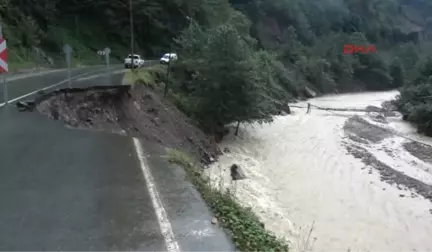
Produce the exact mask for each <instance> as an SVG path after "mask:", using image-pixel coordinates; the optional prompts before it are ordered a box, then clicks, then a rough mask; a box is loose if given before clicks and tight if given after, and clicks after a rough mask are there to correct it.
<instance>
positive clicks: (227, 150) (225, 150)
mask: <svg viewBox="0 0 432 252" xmlns="http://www.w3.org/2000/svg"><path fill="white" fill-rule="evenodd" d="M223 152H224V153H231V151H230V149H228V147H225V148H224V150H223Z"/></svg>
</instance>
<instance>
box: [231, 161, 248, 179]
mask: <svg viewBox="0 0 432 252" xmlns="http://www.w3.org/2000/svg"><path fill="white" fill-rule="evenodd" d="M230 169H231V178H232V180H242V179H246V175H245V173H244V171H243V170H242V168H241V167H240V166H239V165H237V164H233V165H231V168H230Z"/></svg>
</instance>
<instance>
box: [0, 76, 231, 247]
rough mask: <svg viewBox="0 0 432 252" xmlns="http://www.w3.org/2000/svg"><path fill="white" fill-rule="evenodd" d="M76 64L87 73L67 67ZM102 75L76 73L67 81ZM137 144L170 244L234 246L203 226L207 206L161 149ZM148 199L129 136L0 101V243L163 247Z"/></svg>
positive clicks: (116, 79)
mask: <svg viewBox="0 0 432 252" xmlns="http://www.w3.org/2000/svg"><path fill="white" fill-rule="evenodd" d="M86 71H87V72H94V70H93V69H87V70H82V69H80V70H76V73H74V74H75V75H77V74H82V73H85V72H86ZM96 71H98V69H96ZM62 78H63V79H64V76H63V77H62V76H61V73H53V74H50V75H49V76H45V77H43V76H38V77H29V78H26V79H20V80H17V81H16V82H15V84H16V86H14V87H13V88H12V87H11V88H10V93H9V94H10V97H11V98H12V97H18V96H20V95H24V94H26V92H27V93H29V92H32V91H34V90H35V87H37V88H41V87H46V86H50V85H53V84H55V83H56V82H60V81H62ZM105 80H106V77H104V76H100V77H96V78H92V79H84V80H81V81H79V82H76V83H75V87H77V86H80V87H84V86H89V85H95V84H100V83H103V82H105ZM121 80H122V74H117V75H113V77H112V83H113V84H120V83H121ZM31 83H33V86H32V85H31ZM20 84H22V86H19V85H20ZM66 85H67V84H66ZM61 87H65V85H62V86H59V88H61ZM142 147H143V152H145V153H142V154H143V156H145V157H146V158H147V159H148V166H149V171H150V172H151V173H152V174H153V177H154V183H155V185H156V188H157V190H158V197H159V198H160V201H161V202H162V207H163V210H164V211H166V214H167V216H168V219H169V222H170V224H171V227H170V228H171V230H172V232H173V234H174V237H175V241H174V242H176V243H177V244H178V245H179V249H180V250H181V251H234V248H233V246H232V244H231V242H230V241H229V240H228V238H227V237H226V236H225V235H224V233H223V232H222V231H221V230H220V229H217V228H215V227H214V226H212V225H211V224H210V220H211V214H210V212H209V211H208V209H207V208H206V207H205V204H204V202H203V201H202V199H201V198H200V197H199V194H198V193H197V192H196V190H195V189H194V188H193V187H192V186H191V185H190V184H189V183H188V182H186V180H185V174H184V172H183V171H182V169H180V168H179V167H173V165H172V164H169V163H167V162H166V160H165V159H164V158H162V156H164V155H166V153H165V150H164V149H163V148H162V147H160V146H155V145H153V144H148V143H144V142H143V143H142ZM151 196H152V194H150V193H149V190H148V181H146V179H145V178H144V176H143V167H142V166H141V165H140V161H139V158H138V157H137V152H136V149H135V146H134V141H133V140H132V139H131V138H129V137H124V136H119V135H113V134H108V133H94V132H89V131H84V130H75V129H68V128H66V127H64V125H63V124H62V123H61V122H57V121H52V120H50V119H49V118H46V117H45V116H43V115H40V114H38V113H36V112H33V113H30V112H18V111H17V110H16V108H15V107H14V106H12V105H9V106H3V107H0V204H1V207H0V250H20V251H23V250H33V251H35V250H69V251H72V250H75V251H77V250H80V251H84V250H140V251H144V250H145V251H166V250H167V244H168V243H167V239H166V234H162V232H161V228H160V219H159V218H158V215H157V214H156V213H157V212H156V210H155V208H154V206H153V204H152V198H151ZM153 196H154V195H153ZM159 210H160V209H159ZM171 251H176V250H172V249H171ZM177 251H178V250H177Z"/></svg>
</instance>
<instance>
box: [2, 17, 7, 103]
mask: <svg viewBox="0 0 432 252" xmlns="http://www.w3.org/2000/svg"><path fill="white" fill-rule="evenodd" d="M7 56H8V51H7V44H6V39H5V38H4V37H3V31H2V27H1V24H0V83H1V84H3V85H2V86H3V97H4V103H5V104H7V103H8V86H7V81H6V77H5V74H6V73H8V72H9V67H8V57H7Z"/></svg>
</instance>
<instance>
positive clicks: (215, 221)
mask: <svg viewBox="0 0 432 252" xmlns="http://www.w3.org/2000/svg"><path fill="white" fill-rule="evenodd" d="M211 223H212V224H213V225H216V224H217V223H218V220H217V218H216V217H213V218H212V220H211Z"/></svg>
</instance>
